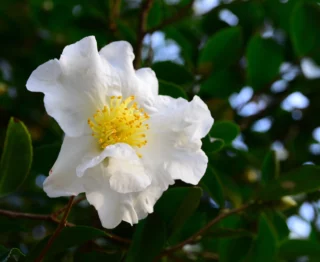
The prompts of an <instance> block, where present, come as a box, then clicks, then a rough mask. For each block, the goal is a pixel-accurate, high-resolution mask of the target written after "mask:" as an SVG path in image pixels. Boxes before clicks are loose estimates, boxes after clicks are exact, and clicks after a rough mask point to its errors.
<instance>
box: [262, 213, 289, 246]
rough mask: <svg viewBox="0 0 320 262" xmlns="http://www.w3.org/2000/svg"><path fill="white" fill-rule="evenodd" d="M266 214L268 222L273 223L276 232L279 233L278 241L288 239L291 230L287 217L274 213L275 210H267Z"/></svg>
mask: <svg viewBox="0 0 320 262" xmlns="http://www.w3.org/2000/svg"><path fill="white" fill-rule="evenodd" d="M265 212H266V215H267V217H268V220H269V221H270V222H271V223H272V225H273V227H274V229H275V232H276V233H277V239H278V241H282V240H284V239H286V238H288V236H289V233H290V230H289V228H288V225H287V221H286V220H287V218H286V216H285V215H284V214H283V213H281V212H279V211H277V212H274V211H273V210H266V211H265Z"/></svg>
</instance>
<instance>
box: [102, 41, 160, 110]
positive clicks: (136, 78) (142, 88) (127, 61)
mask: <svg viewBox="0 0 320 262" xmlns="http://www.w3.org/2000/svg"><path fill="white" fill-rule="evenodd" d="M100 55H101V56H103V57H104V58H105V59H106V61H107V62H108V63H110V64H111V65H112V66H113V67H114V69H115V70H116V71H117V72H118V75H119V76H120V81H121V87H122V89H121V92H122V96H123V97H128V96H131V95H134V96H136V100H137V102H138V103H139V104H140V105H143V103H144V102H145V100H148V99H154V98H155V96H156V95H157V94H158V80H157V78H156V76H155V73H154V72H153V71H152V70H151V69H150V68H142V69H139V70H137V71H135V70H134V68H133V63H132V62H133V59H134V54H133V49H132V46H131V45H130V44H129V43H128V42H125V41H118V42H113V43H110V44H108V45H107V46H105V47H104V48H102V49H101V50H100Z"/></svg>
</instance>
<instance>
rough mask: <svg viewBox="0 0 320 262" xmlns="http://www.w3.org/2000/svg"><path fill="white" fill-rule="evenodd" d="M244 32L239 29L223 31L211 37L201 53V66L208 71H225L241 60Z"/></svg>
mask: <svg viewBox="0 0 320 262" xmlns="http://www.w3.org/2000/svg"><path fill="white" fill-rule="evenodd" d="M242 45H243V43H242V32H241V28H239V27H231V28H227V29H222V30H220V31H219V32H218V33H216V34H214V35H213V36H211V37H210V38H209V39H208V41H207V43H206V44H205V46H204V47H203V49H202V50H201V51H200V58H199V66H200V70H201V71H202V69H201V67H206V68H208V69H207V70H206V71H211V70H214V71H217V70H223V69H225V68H227V67H228V66H230V65H232V64H234V63H236V61H238V60H239V58H240V55H241V50H242Z"/></svg>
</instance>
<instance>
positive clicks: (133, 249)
mask: <svg viewBox="0 0 320 262" xmlns="http://www.w3.org/2000/svg"><path fill="white" fill-rule="evenodd" d="M165 241H166V230H165V224H164V221H163V220H162V219H161V218H160V217H159V216H158V215H157V214H151V215H149V216H148V218H147V219H145V220H144V221H140V222H139V224H138V226H137V228H136V230H135V233H134V235H133V241H132V245H131V246H130V248H129V250H128V253H127V257H126V260H125V261H126V262H136V261H139V262H149V261H153V260H154V259H155V257H157V256H158V255H159V254H160V252H161V250H162V249H163V247H164V245H165Z"/></svg>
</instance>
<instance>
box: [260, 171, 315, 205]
mask: <svg viewBox="0 0 320 262" xmlns="http://www.w3.org/2000/svg"><path fill="white" fill-rule="evenodd" d="M319 178H320V168H319V167H317V166H312V165H305V166H302V167H300V168H297V169H295V170H293V171H290V172H289V173H287V174H284V175H282V176H280V177H279V178H278V179H276V180H272V181H270V182H269V183H267V184H266V185H265V186H264V187H263V188H261V190H260V191H258V193H257V197H258V198H259V199H261V200H276V199H279V198H281V197H283V196H288V195H296V194H300V193H303V192H312V191H316V190H318V189H320V179H319Z"/></svg>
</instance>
